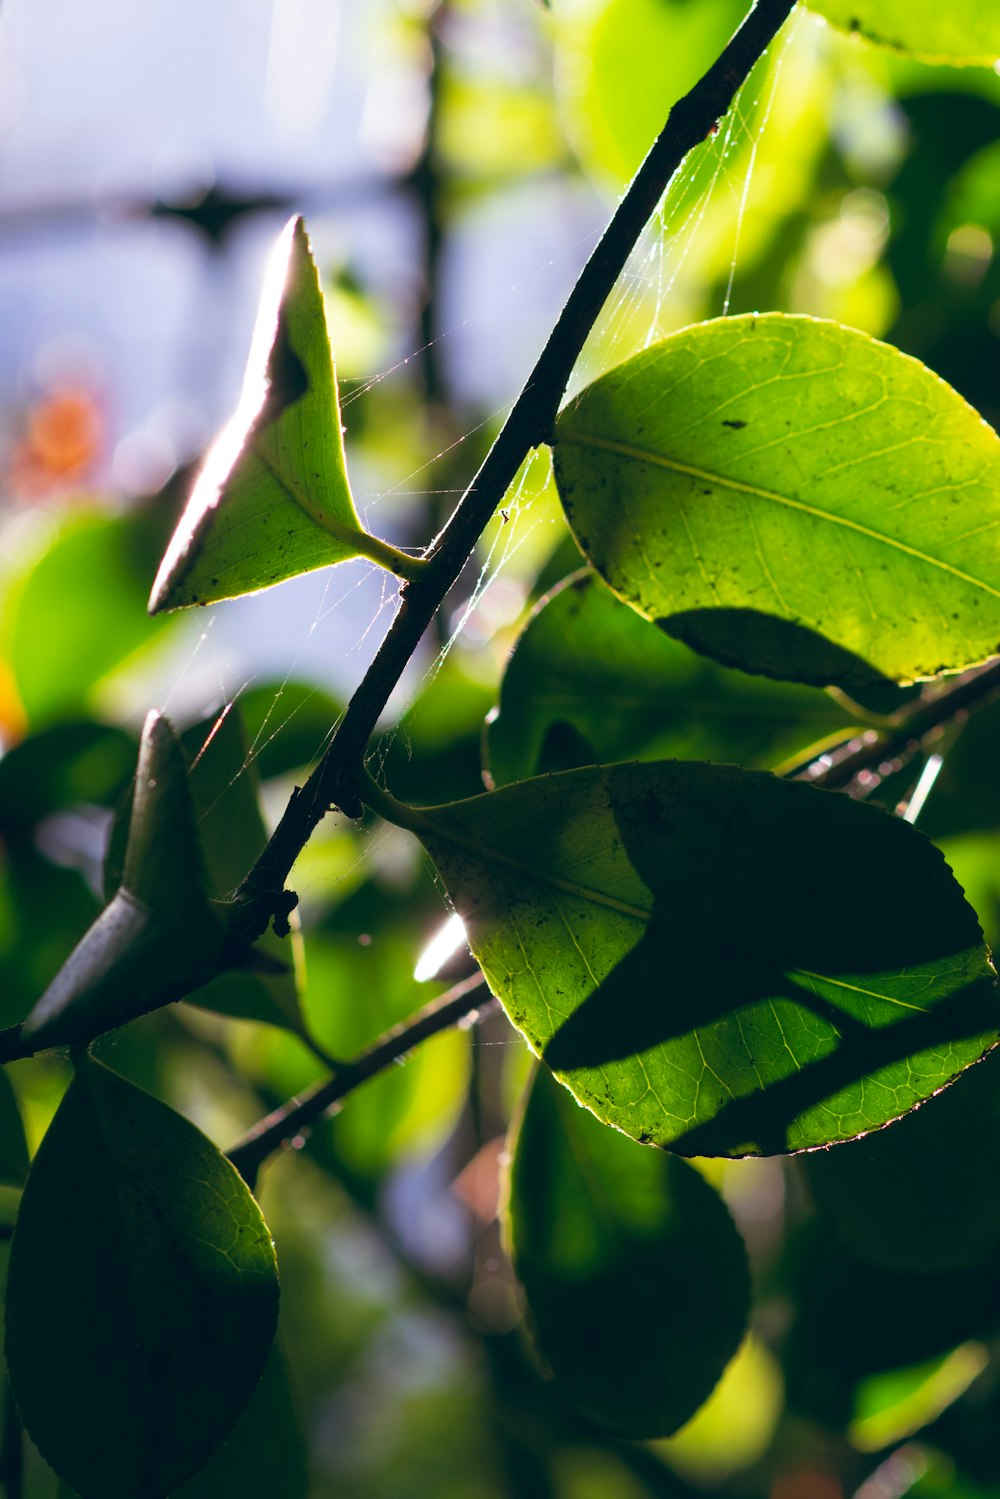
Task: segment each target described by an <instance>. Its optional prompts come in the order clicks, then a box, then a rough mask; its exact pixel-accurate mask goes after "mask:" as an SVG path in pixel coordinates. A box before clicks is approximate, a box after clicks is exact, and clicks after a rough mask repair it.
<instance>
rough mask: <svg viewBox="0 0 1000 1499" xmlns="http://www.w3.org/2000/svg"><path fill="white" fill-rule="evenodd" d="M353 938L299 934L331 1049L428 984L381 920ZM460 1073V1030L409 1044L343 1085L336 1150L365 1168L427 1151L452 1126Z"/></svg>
mask: <svg viewBox="0 0 1000 1499" xmlns="http://www.w3.org/2000/svg"><path fill="white" fill-rule="evenodd" d="M364 935H365V936H370V940H369V941H367V942H365V943H364V944H359V943H358V941H357V938H356V937H354V938H352V937H351V936H349V935H347V934H346V933H345V935H344V936H343V937H341V938H340V939H338V940H334V939H331V938H330V937H329V936H327V935H326V934H324V933H310V934H309V936H308V938H307V943H306V975H307V980H308V1013H309V1016H310V1019H311V1021H312V1024H313V1027H314V1029H315V1032H316V1034H317V1036H318V1037H319V1038H320V1039H321V1041H322V1042H323V1044H324V1045H325V1046H326V1047H327V1049H328V1050H329V1051H331V1052H332V1053H333V1054H334V1055H335V1056H338V1057H353V1056H357V1055H358V1054H359V1053H360V1052H362V1051H363V1050H365V1048H366V1047H368V1046H370V1045H371V1044H372V1043H373V1042H374V1041H375V1040H376V1039H377V1038H378V1036H379V1035H381V1034H382V1032H384V1031H387V1030H389V1029H390V1027H391V1026H393V1025H397V1024H398V1023H400V1022H401V1021H403V1020H405V1019H406V1018H407V1017H408V1016H410V1015H412V1014H413V1013H414V1011H415V1010H418V1009H419V1008H421V1006H422V1005H424V1004H426V1003H427V1001H428V999H429V998H431V997H432V995H433V992H434V991H433V989H432V988H430V987H429V986H427V985H420V984H417V983H416V982H415V980H414V978H413V965H414V962H415V959H416V955H417V950H418V943H417V941H416V940H414V938H413V937H412V936H410V934H409V933H408V932H406V931H401V930H395V931H394V930H393V929H392V927H391V925H389V924H388V923H383V924H381V925H380V928H379V930H377V931H376V932H375V934H374V935H371V934H368V933H365V934H364ZM468 1078H469V1047H468V1039H467V1037H466V1036H464V1035H462V1034H461V1033H460V1032H458V1031H448V1032H446V1033H445V1034H443V1035H440V1036H437V1037H435V1038H434V1039H433V1040H432V1041H430V1042H428V1043H426V1044H425V1045H422V1046H420V1047H418V1048H416V1049H415V1050H414V1051H413V1052H412V1053H411V1054H410V1055H409V1056H408V1057H407V1058H406V1061H405V1064H404V1065H402V1066H397V1067H391V1068H389V1069H388V1070H387V1071H385V1072H383V1073H381V1074H379V1076H377V1077H374V1078H372V1079H371V1081H370V1082H368V1083H365V1084H364V1086H363V1087H361V1088H359V1089H357V1090H356V1091H355V1092H354V1093H352V1095H351V1098H350V1101H349V1103H347V1104H346V1105H345V1107H344V1109H343V1111H342V1112H341V1113H339V1114H338V1115H337V1116H336V1117H335V1118H334V1119H332V1120H330V1122H329V1124H328V1125H327V1126H326V1128H327V1129H328V1130H329V1132H330V1134H331V1136H332V1138H333V1141H334V1144H335V1147H336V1150H337V1153H338V1155H340V1156H341V1157H342V1158H343V1159H344V1160H345V1161H346V1162H347V1163H348V1164H349V1165H350V1166H351V1167H352V1168H353V1169H354V1170H356V1171H361V1172H364V1173H365V1174H366V1175H369V1176H371V1177H377V1176H378V1174H379V1173H380V1172H382V1171H384V1170H386V1169H387V1167H388V1166H390V1165H391V1164H392V1163H393V1162H394V1161H396V1160H398V1159H399V1158H400V1157H401V1156H405V1155H411V1154H415V1153H419V1154H428V1153H429V1152H431V1151H432V1150H433V1149H434V1148H435V1147H436V1146H438V1145H439V1144H440V1143H441V1142H442V1141H443V1140H444V1139H445V1138H446V1137H447V1135H448V1134H449V1133H450V1131H451V1130H452V1129H453V1128H454V1125H455V1120H456V1118H457V1116H458V1113H459V1111H460V1110H461V1108H462V1105H463V1103H464V1101H465V1096H466V1091H467V1087H468Z"/></svg>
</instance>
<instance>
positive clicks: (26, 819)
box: [0, 719, 136, 838]
mask: <svg viewBox="0 0 1000 1499" xmlns="http://www.w3.org/2000/svg"><path fill="white" fill-rule="evenodd" d="M135 754H136V746H135V741H134V739H133V738H132V736H131V735H130V734H128V733H126V731H125V730H124V729H123V728H118V727H117V726H114V725H111V724H102V723H94V722H93V721H91V720H87V719H79V720H75V721H72V722H69V723H60V724H54V725H53V726H52V727H51V728H48V729H43V730H41V731H40V732H39V733H37V734H31V735H29V737H28V738H27V739H24V740H22V741H21V743H20V744H17V745H15V746H14V747H13V749H11V750H8V752H7V753H6V754H5V755H3V756H2V757H0V829H2V831H3V836H4V837H5V838H9V837H10V835H11V831H12V830H13V829H17V830H18V831H20V832H25V833H26V832H27V831H28V830H29V829H31V828H33V827H34V826H35V825H36V824H37V823H39V822H40V821H41V820H42V818H43V817H48V816H49V815H50V813H52V812H58V811H63V810H65V809H67V808H69V807H72V806H73V805H74V804H77V803H80V802H84V803H89V804H91V805H96V806H102V807H111V806H114V804H115V802H116V801H117V799H118V797H119V796H120V795H121V793H122V790H123V789H124V787H125V786H126V785H127V784H128V781H129V778H130V777H131V775H132V771H133V768H134V766H135Z"/></svg>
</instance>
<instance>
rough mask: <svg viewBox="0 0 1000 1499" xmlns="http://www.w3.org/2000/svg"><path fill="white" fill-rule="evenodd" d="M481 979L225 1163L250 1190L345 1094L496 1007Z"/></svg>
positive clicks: (280, 1113)
mask: <svg viewBox="0 0 1000 1499" xmlns="http://www.w3.org/2000/svg"><path fill="white" fill-rule="evenodd" d="M484 982H485V981H484V979H483V976H482V974H481V973H474V974H472V975H471V977H469V978H467V979H462V981H461V982H460V983H458V984H455V985H453V986H452V988H450V989H448V990H447V991H446V992H445V993H444V994H441V995H439V997H438V998H437V999H435V1000H433V1001H432V1002H431V1003H430V1004H429V1005H427V1006H426V1007H425V1008H424V1009H422V1010H419V1011H418V1012H417V1014H416V1015H414V1016H412V1017H411V1018H410V1019H409V1020H407V1021H406V1022H404V1024H402V1025H397V1026H394V1027H393V1028H392V1030H390V1031H386V1033H385V1035H384V1036H381V1037H380V1038H379V1040H378V1041H376V1042H375V1045H374V1046H372V1047H370V1048H369V1050H368V1051H365V1052H362V1054H361V1056H359V1057H356V1058H355V1060H354V1061H353V1062H345V1063H344V1064H343V1066H342V1067H340V1069H339V1070H338V1072H337V1074H336V1076H334V1077H331V1078H328V1079H327V1080H326V1081H325V1082H322V1083H317V1084H316V1085H315V1086H314V1087H312V1088H310V1089H309V1091H308V1092H307V1093H303V1094H302V1095H301V1096H300V1097H298V1098H293V1099H291V1100H290V1101H289V1102H288V1103H286V1104H282V1106H281V1108H279V1109H275V1111H274V1113H272V1114H268V1115H267V1117H266V1118H265V1119H261V1120H260V1121H259V1123H257V1124H255V1125H254V1127H253V1129H252V1130H250V1132H249V1134H248V1135H246V1136H245V1138H244V1139H242V1140H241V1141H240V1143H239V1144H238V1145H235V1146H234V1147H233V1149H232V1150H231V1151H229V1159H230V1160H231V1161H232V1163H233V1165H234V1166H235V1167H236V1169H237V1171H238V1172H239V1173H240V1175H241V1176H242V1177H243V1179H244V1181H246V1182H247V1183H248V1184H249V1186H250V1187H251V1188H252V1187H253V1186H254V1183H255V1181H256V1179H257V1173H258V1171H259V1170H260V1167H261V1165H262V1164H263V1162H264V1161H266V1160H267V1157H268V1156H269V1155H271V1154H272V1153H273V1152H274V1151H276V1150H278V1149H279V1148H280V1147H281V1146H282V1145H284V1144H285V1143H286V1141H288V1140H294V1139H295V1138H296V1137H297V1136H299V1135H301V1134H303V1132H307V1131H308V1130H310V1129H311V1128H312V1126H313V1125H314V1124H316V1123H317V1122H318V1121H319V1120H320V1119H321V1118H322V1117H323V1115H324V1114H325V1113H327V1112H328V1111H329V1110H330V1109H332V1108H333V1107H334V1105H335V1104H338V1103H339V1102H340V1101H341V1099H343V1098H346V1097H347V1095H348V1093H351V1092H353V1090H354V1089H355V1088H357V1087H359V1086H360V1084H361V1083H364V1082H367V1081H368V1079H369V1078H372V1077H375V1076H376V1074H377V1073H379V1072H382V1071H384V1070H385V1068H386V1067H389V1066H391V1065H392V1063H393V1062H398V1061H399V1059H400V1058H401V1057H403V1056H405V1055H406V1053H407V1052H408V1051H412V1049H413V1047H414V1046H416V1045H417V1043H418V1042H419V1041H426V1040H427V1038H428V1036H436V1035H437V1034H438V1033H439V1032H440V1031H446V1030H448V1029H449V1028H450V1027H451V1026H453V1025H458V1024H459V1023H460V1022H461V1021H463V1020H471V1019H472V1018H473V1017H474V1016H477V1015H478V1014H481V1013H482V1012H483V1011H484V1010H486V1009H487V1008H488V1007H490V1006H492V1005H494V1004H495V1003H496V1001H495V1000H494V999H492V998H491V997H490V996H489V995H488V994H487V996H486V998H485V999H484V998H483V997H482V995H481V994H480V990H481V989H482V987H483V984H484Z"/></svg>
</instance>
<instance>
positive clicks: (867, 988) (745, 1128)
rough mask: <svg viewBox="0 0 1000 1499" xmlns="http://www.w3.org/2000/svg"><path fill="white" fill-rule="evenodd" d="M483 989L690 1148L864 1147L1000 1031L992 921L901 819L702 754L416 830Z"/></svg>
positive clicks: (619, 1104)
mask: <svg viewBox="0 0 1000 1499" xmlns="http://www.w3.org/2000/svg"><path fill="white" fill-rule="evenodd" d="M404 817H405V819H406V823H405V825H407V826H409V827H411V828H412V829H413V831H414V832H416V833H417V834H418V836H419V837H420V838H421V840H422V841H423V843H424V844H425V845H426V847H427V848H428V850H429V851H430V853H431V855H432V857H433V859H434V861H435V863H436V864H437V866H438V868H439V870H440V871H441V874H442V876H443V878H444V882H445V884H446V886H447V888H448V892H449V894H450V896H451V898H452V900H453V902H454V904H455V907H456V908H457V910H458V911H459V912H460V914H461V915H462V917H463V918H464V920H465V922H466V927H467V930H468V933H469V941H470V945H471V947H472V950H473V952H474V953H475V955H476V957H477V958H478V960H479V962H480V963H481V964H482V967H483V970H484V972H485V974H486V977H487V980H488V982H489V985H490V988H491V989H492V990H493V992H494V993H495V994H497V995H498V996H499V998H500V999H501V1000H502V1002H503V1004H504V1006H505V1008H506V1009H507V1012H508V1014H509V1015H510V1017H511V1019H512V1020H513V1021H514V1023H515V1024H516V1025H517V1026H518V1027H519V1028H520V1029H521V1030H522V1031H523V1032H524V1034H525V1035H526V1037H527V1038H528V1040H529V1042H530V1043H531V1045H532V1047H533V1048H534V1049H535V1051H537V1052H538V1053H539V1054H540V1055H541V1056H542V1057H543V1058H544V1060H545V1061H546V1062H548V1063H549V1065H550V1066H551V1067H552V1068H553V1069H554V1071H555V1072H556V1073H557V1074H558V1075H559V1076H560V1077H561V1078H562V1079H563V1081H564V1082H566V1084H567V1085H568V1086H569V1087H570V1089H571V1090H572V1091H573V1092H574V1093H575V1094H576V1095H577V1097H578V1098H579V1099H580V1100H581V1101H582V1102H583V1103H585V1104H586V1105H587V1106H588V1107H589V1108H591V1109H592V1110H593V1111H594V1113H596V1114H597V1115H598V1116H599V1117H600V1118H602V1119H604V1120H606V1121H607V1122H609V1123H612V1124H614V1125H616V1126H617V1127H618V1128H620V1129H622V1130H624V1131H625V1133H626V1134H630V1135H632V1136H633V1137H635V1138H636V1139H639V1140H641V1141H642V1142H644V1143H647V1142H648V1143H655V1144H659V1145H670V1146H671V1147H672V1148H674V1149H676V1150H679V1151H680V1152H681V1153H682V1154H688V1155H706V1154H708V1155H722V1154H736V1155H742V1154H750V1153H764V1154H773V1153H776V1152H782V1151H788V1150H799V1149H803V1148H807V1147H809V1146H815V1145H822V1144H825V1143H828V1142H831V1141H836V1140H844V1139H849V1138H852V1137H853V1136H855V1135H857V1134H859V1133H861V1132H862V1131H864V1130H868V1129H873V1128H876V1127H877V1126H879V1125H881V1124H884V1123H886V1122H887V1121H889V1120H892V1119H895V1118H897V1117H898V1116H900V1115H902V1114H904V1113H906V1112H907V1110H908V1109H910V1108H912V1107H913V1105H914V1104H916V1103H918V1102H920V1101H921V1100H922V1099H925V1098H928V1097H929V1096H930V1095H931V1094H932V1093H934V1092H935V1091H936V1090H937V1089H938V1088H940V1087H941V1086H942V1085H943V1084H944V1083H946V1082H947V1081H949V1080H950V1078H952V1077H953V1076H954V1075H956V1074H957V1073H958V1072H960V1071H961V1070H962V1069H963V1068H964V1067H966V1066H967V1065H969V1064H970V1063H971V1062H973V1061H976V1060H977V1059H978V1058H979V1057H980V1056H981V1055H982V1054H983V1053H984V1052H985V1051H986V1050H987V1049H988V1048H989V1047H990V1046H991V1045H992V1044H993V1043H994V1041H995V1040H996V1035H997V1028H998V1024H997V1022H998V1014H1000V1007H998V1004H997V999H996V995H995V991H994V974H993V969H992V966H991V964H990V962H989V958H988V954H987V951H986V948H985V946H984V944H983V940H982V934H981V932H980V930H979V925H978V922H977V920H976V916H975V913H974V912H973V911H972V909H971V907H970V906H969V905H968V904H967V903H966V901H965V899H964V897H963V895H962V891H961V889H960V888H959V886H958V884H957V883H956V882H955V880H954V879H953V877H952V875H951V872H950V870H949V869H948V867H947V865H946V864H945V862H944V860H943V858H942V857H941V854H940V853H939V852H938V850H937V849H936V848H934V846H933V845H932V844H931V843H929V842H928V841H927V839H925V838H924V837H923V836H922V835H921V834H919V833H918V832H916V830H915V829H914V828H912V827H910V826H909V825H908V824H906V823H903V822H901V821H899V820H898V819H895V818H892V817H890V816H888V815H887V814H885V813H883V812H881V811H879V810H878V809H877V808H875V807H871V806H867V805H865V804H863V803H858V802H853V801H851V800H849V799H848V798H846V797H843V796H841V795H838V794H837V793H833V792H824V791H819V790H816V789H815V788H813V787H810V786H807V785H803V784H801V783H796V782H789V781H781V780H778V779H777V778H776V777H774V776H771V775H767V774H765V773H763V772H757V771H747V770H741V769H738V768H737V767H735V766H726V765H706V764H701V763H698V762H692V763H683V762H665V763H661V764H653V765H616V766H611V767H609V768H607V769H604V770H598V769H590V770H575V771H566V772H563V773H561V774H556V775H551V776H546V777H540V778H538V779H537V780H533V781H522V782H519V783H518V784H517V785H514V786H508V787H506V788H503V789H501V790H499V791H495V792H492V793H490V794H488V795H486V796H481V797H476V798H473V799H472V800H470V801H467V802H456V803H452V804H450V805H448V806H444V807H434V808H430V809H428V810H425V811H416V810H414V809H404V810H403V811H402V813H401V816H400V820H402V819H403V818H404Z"/></svg>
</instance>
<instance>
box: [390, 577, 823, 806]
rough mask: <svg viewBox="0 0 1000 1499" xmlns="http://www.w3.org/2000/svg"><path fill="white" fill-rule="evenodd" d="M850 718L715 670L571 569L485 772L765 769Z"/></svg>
mask: <svg viewBox="0 0 1000 1499" xmlns="http://www.w3.org/2000/svg"><path fill="white" fill-rule="evenodd" d="M852 722H853V720H852V719H851V718H850V716H849V715H848V713H847V711H846V710H845V709H844V708H842V707H841V706H840V705H839V704H838V703H836V702H834V700H833V698H832V697H829V696H828V695H827V694H825V693H823V692H817V691H816V690H815V688H810V687H800V686H798V685H797V684H791V683H783V682H767V681H764V680H762V679H761V678H759V677H749V676H746V675H744V674H743V673H741V672H740V673H737V672H729V671H725V670H723V669H721V668H720V667H718V666H715V665H714V664H713V663H711V662H709V661H706V660H705V658H704V657H703V656H697V655H695V654H694V653H693V652H691V651H689V650H688V649H687V648H686V647H685V646H683V645H681V644H680V643H679V642H677V641H674V640H671V639H670V637H669V636H667V635H665V634H664V633H663V632H662V631H661V630H654V629H650V627H649V625H648V624H647V623H646V621H645V620H643V619H642V618H641V616H640V615H638V614H636V612H635V610H634V609H629V608H628V607H627V606H626V605H625V604H623V603H621V602H620V600H618V599H616V598H615V596H614V594H613V593H612V592H611V591H610V589H608V588H605V587H604V585H603V583H602V582H601V581H600V579H599V578H597V577H595V575H594V574H593V573H578V574H577V575H576V576H575V577H573V578H569V579H567V580H566V582H565V583H564V584H562V585H561V586H560V587H559V588H557V589H555V590H554V591H553V592H552V593H550V594H549V596H548V598H546V599H543V601H542V603H541V605H540V606H539V608H538V609H537V610H536V612H535V614H534V615H533V616H532V618H531V619H530V620H529V622H528V625H527V627H526V628H525V630H524V632H523V633H522V635H521V636H520V638H519V640H518V641H517V643H516V645H515V647H514V651H513V654H512V656H511V658H510V660H509V662H508V664H507V670H506V672H505V673H504V678H503V683H502V685H501V689H500V706H499V712H498V713H497V715H496V716H495V718H494V719H493V720H492V722H491V723H490V724H489V728H488V731H487V747H488V752H489V769H490V775H491V777H492V780H493V782H494V784H496V785H501V786H502V785H506V784H507V783H508V782H510V781H517V780H523V779H524V778H525V777H527V776H531V775H535V774H537V772H538V771H540V770H570V769H572V768H574V766H576V765H593V764H606V763H607V762H609V761H612V760H631V759H636V758H638V759H642V760H663V759H671V758H674V757H677V758H682V759H697V760H725V761H732V762H735V763H736V764H739V765H760V766H767V765H774V764H776V763H777V762H779V761H780V760H783V759H784V758H785V757H786V756H788V755H791V754H793V753H796V752H801V751H802V749H803V748H804V746H806V745H809V744H811V743H812V742H814V741H815V740H817V739H820V738H822V737H825V736H826V735H829V734H832V733H834V732H835V731H837V730H839V731H840V732H841V733H845V734H846V733H847V732H848V731H849V729H850V726H851V724H852ZM393 784H395V781H394V782H393Z"/></svg>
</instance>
